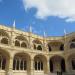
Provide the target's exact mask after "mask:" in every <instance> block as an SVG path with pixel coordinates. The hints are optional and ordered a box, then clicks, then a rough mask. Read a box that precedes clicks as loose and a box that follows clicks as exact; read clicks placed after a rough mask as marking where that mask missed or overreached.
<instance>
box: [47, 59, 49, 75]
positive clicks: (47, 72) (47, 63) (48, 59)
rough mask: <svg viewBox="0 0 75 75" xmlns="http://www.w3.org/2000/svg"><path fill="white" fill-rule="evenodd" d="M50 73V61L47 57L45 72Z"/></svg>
mask: <svg viewBox="0 0 75 75" xmlns="http://www.w3.org/2000/svg"><path fill="white" fill-rule="evenodd" d="M49 73H50V62H49V58H48V59H47V74H48V75H49Z"/></svg>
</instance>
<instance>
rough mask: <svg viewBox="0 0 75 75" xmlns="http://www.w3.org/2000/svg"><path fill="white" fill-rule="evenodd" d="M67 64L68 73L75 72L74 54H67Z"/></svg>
mask: <svg viewBox="0 0 75 75" xmlns="http://www.w3.org/2000/svg"><path fill="white" fill-rule="evenodd" d="M67 64H68V68H69V70H70V71H75V53H71V54H69V56H68V58H67Z"/></svg>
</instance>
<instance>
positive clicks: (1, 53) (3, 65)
mask: <svg viewBox="0 0 75 75" xmlns="http://www.w3.org/2000/svg"><path fill="white" fill-rule="evenodd" d="M9 59H10V54H9V52H7V51H5V50H3V49H1V48H0V70H5V71H6V70H7V69H8V65H9Z"/></svg>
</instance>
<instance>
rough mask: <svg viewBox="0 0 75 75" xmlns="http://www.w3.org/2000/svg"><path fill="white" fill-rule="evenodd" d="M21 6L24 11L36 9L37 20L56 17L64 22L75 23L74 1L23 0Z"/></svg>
mask: <svg viewBox="0 0 75 75" xmlns="http://www.w3.org/2000/svg"><path fill="white" fill-rule="evenodd" d="M23 4H24V8H25V10H28V9H30V8H33V7H34V8H36V9H37V12H36V14H35V16H36V17H37V18H39V19H45V18H47V17H48V16H57V17H59V18H63V19H65V21H66V22H72V21H75V0H23Z"/></svg>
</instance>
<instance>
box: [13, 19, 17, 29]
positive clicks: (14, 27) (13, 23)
mask: <svg viewBox="0 0 75 75" xmlns="http://www.w3.org/2000/svg"><path fill="white" fill-rule="evenodd" d="M15 27H16V25H15V20H14V22H13V28H15Z"/></svg>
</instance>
